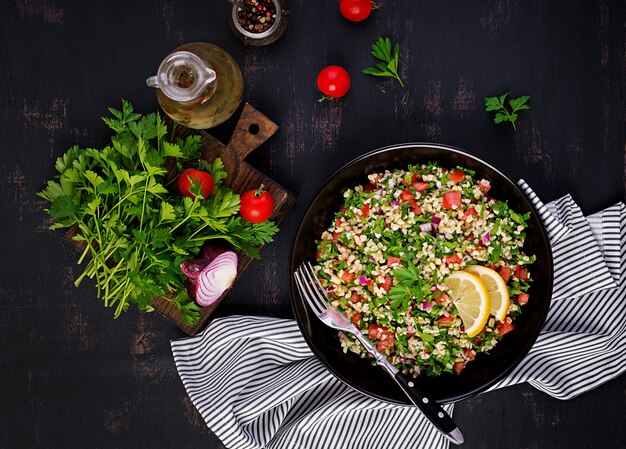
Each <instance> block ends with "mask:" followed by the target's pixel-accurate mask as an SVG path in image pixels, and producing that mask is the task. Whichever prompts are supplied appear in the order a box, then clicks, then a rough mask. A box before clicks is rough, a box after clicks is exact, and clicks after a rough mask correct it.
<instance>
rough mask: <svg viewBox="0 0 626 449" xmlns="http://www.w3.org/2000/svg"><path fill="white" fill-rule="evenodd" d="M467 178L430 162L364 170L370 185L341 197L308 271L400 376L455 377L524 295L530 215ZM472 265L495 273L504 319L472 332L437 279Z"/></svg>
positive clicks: (347, 338)
mask: <svg viewBox="0 0 626 449" xmlns="http://www.w3.org/2000/svg"><path fill="white" fill-rule="evenodd" d="M474 175H475V173H474V172H473V171H472V170H469V169H466V168H462V167H457V168H456V169H454V170H448V169H446V168H442V167H439V166H438V165H437V164H435V163H429V164H423V165H410V166H409V167H408V169H406V170H394V171H385V172H384V173H374V174H370V175H369V176H368V179H369V181H370V184H367V185H364V186H356V187H354V188H352V189H349V190H347V191H346V192H345V193H344V198H345V201H344V205H343V207H342V208H341V209H340V210H339V212H337V213H336V214H335V217H334V221H333V224H332V226H331V227H329V228H328V229H327V230H326V231H324V233H323V234H322V236H321V239H320V240H319V242H318V243H317V264H316V266H315V270H316V272H317V275H318V278H319V279H320V281H321V283H322V286H324V287H325V288H326V291H327V292H328V295H329V296H330V299H331V302H332V305H333V306H334V307H336V308H338V309H339V310H342V311H343V312H345V313H346V314H347V315H348V316H349V317H350V318H351V320H352V322H353V323H354V324H355V325H356V326H357V327H358V328H359V329H360V330H361V331H362V332H363V333H364V334H365V335H366V336H367V337H368V338H369V339H370V340H371V341H372V342H373V343H374V344H376V346H377V348H378V350H379V351H380V352H383V353H385V354H386V355H387V357H388V358H389V360H390V361H391V362H392V363H393V364H394V365H395V366H396V367H397V368H398V369H399V370H401V371H402V372H403V373H404V374H410V375H413V376H418V375H420V374H426V375H429V376H437V375H439V374H441V373H443V372H456V373H460V372H461V370H462V369H463V368H464V367H465V366H466V364H467V363H468V362H470V361H471V360H473V359H474V358H475V357H476V354H477V353H480V352H488V351H489V350H491V349H492V348H493V347H494V346H495V345H496V344H497V342H498V340H500V339H501V338H502V337H503V335H505V334H506V333H508V332H510V331H511V330H512V329H513V328H514V323H515V318H516V317H517V316H518V315H519V314H520V313H521V308H522V306H523V305H524V304H526V303H527V302H528V300H529V295H528V293H527V291H528V289H529V287H530V283H531V277H530V275H529V271H528V265H529V264H532V263H533V262H534V260H535V257H534V256H532V255H527V254H524V252H523V246H524V239H525V236H526V235H525V230H526V229H527V220H528V218H529V214H520V213H517V212H516V211H514V210H513V209H511V208H509V206H508V204H507V203H506V202H505V201H498V200H496V199H494V198H491V197H489V196H488V192H489V189H490V188H491V185H490V183H489V181H488V180H485V179H480V180H477V179H475V178H474ZM470 265H482V266H485V267H489V268H491V269H493V270H495V271H496V272H497V273H499V275H500V276H501V277H502V279H503V280H504V281H505V282H506V287H507V289H508V293H509V297H510V304H509V306H508V310H507V312H506V318H505V319H504V321H498V320H496V318H495V317H494V316H490V317H489V318H488V320H487V323H486V324H485V326H484V328H483V329H482V331H481V332H480V333H479V334H478V335H476V336H474V337H469V336H468V334H466V333H465V332H464V331H465V329H464V327H463V322H462V320H461V319H460V317H459V316H458V311H457V309H456V306H455V305H454V302H453V300H452V299H451V297H450V295H449V294H448V293H450V292H447V290H446V287H445V285H444V281H445V279H446V278H447V277H448V276H450V275H451V274H452V273H454V272H456V271H459V270H463V269H464V268H466V267H468V266H470ZM340 341H341V346H342V348H343V350H344V352H347V351H352V352H354V353H356V354H358V355H360V356H361V357H363V358H367V357H368V354H367V351H366V350H365V349H364V348H363V347H362V346H361V344H360V343H359V342H358V341H357V340H356V339H355V338H354V337H353V336H352V335H346V334H344V333H340Z"/></svg>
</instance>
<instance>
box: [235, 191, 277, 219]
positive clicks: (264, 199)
mask: <svg viewBox="0 0 626 449" xmlns="http://www.w3.org/2000/svg"><path fill="white" fill-rule="evenodd" d="M273 212H274V199H273V198H272V195H271V194H270V193H269V192H268V191H267V190H263V184H261V186H260V187H259V188H258V189H256V190H248V191H247V192H246V193H244V194H243V195H241V207H240V209H239V213H240V214H241V216H242V217H243V218H244V220H247V221H249V222H250V223H261V222H263V221H266V220H269V218H270V217H271V216H272V213H273Z"/></svg>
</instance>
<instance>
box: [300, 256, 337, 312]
mask: <svg viewBox="0 0 626 449" xmlns="http://www.w3.org/2000/svg"><path fill="white" fill-rule="evenodd" d="M294 277H295V279H296V284H297V285H298V289H299V290H300V294H301V295H302V297H303V298H304V300H305V301H306V302H307V304H308V305H309V307H310V308H311V310H313V312H314V313H315V314H316V315H317V316H320V315H321V314H322V313H324V312H326V309H327V308H328V306H329V303H328V298H327V296H326V291H325V290H324V287H322V284H320V281H319V279H318V278H317V275H316V274H315V270H314V269H313V267H312V266H311V263H310V262H306V263H303V264H302V265H300V267H299V268H298V269H297V270H296V272H295V273H294Z"/></svg>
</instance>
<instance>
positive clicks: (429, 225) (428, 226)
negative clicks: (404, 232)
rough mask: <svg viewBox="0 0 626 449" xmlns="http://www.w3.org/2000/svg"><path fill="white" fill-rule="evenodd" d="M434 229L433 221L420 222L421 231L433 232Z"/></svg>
mask: <svg viewBox="0 0 626 449" xmlns="http://www.w3.org/2000/svg"><path fill="white" fill-rule="evenodd" d="M432 230H433V224H432V223H422V224H420V231H422V232H431V231H432Z"/></svg>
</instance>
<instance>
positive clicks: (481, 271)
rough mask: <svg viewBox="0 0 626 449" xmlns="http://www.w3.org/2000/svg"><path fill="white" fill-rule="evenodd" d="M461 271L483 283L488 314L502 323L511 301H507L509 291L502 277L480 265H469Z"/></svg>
mask: <svg viewBox="0 0 626 449" xmlns="http://www.w3.org/2000/svg"><path fill="white" fill-rule="evenodd" d="M463 271H466V272H468V273H471V274H473V275H475V276H478V277H479V278H480V280H481V281H483V284H485V287H487V291H488V292H489V299H490V301H491V306H490V313H491V314H492V315H493V316H495V317H496V320H498V321H501V322H504V320H505V318H506V313H507V311H508V310H509V305H510V304H511V300H510V299H509V289H508V288H506V282H504V279H502V276H500V275H499V274H498V273H497V272H495V271H493V270H492V269H491V268H487V267H482V266H480V265H470V266H469V267H465V269H464V270H463Z"/></svg>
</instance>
